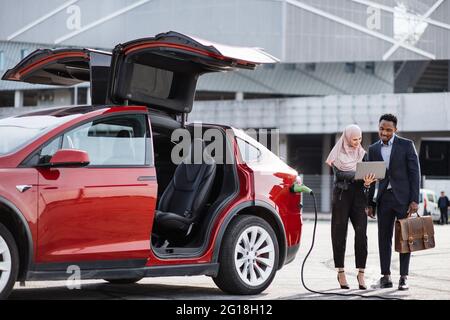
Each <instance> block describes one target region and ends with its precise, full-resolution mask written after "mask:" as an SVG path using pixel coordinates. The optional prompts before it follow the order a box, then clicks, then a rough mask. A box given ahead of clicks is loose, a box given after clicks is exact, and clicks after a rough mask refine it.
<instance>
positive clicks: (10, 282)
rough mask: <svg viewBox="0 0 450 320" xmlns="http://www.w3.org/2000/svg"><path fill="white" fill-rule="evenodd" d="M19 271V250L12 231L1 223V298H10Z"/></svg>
mask: <svg viewBox="0 0 450 320" xmlns="http://www.w3.org/2000/svg"><path fill="white" fill-rule="evenodd" d="M18 273H19V251H18V250H17V245H16V241H15V240H14V237H13V236H12V234H11V232H9V230H8V229H7V228H6V227H5V226H4V225H3V224H1V223H0V300H4V299H6V298H8V296H9V295H10V293H11V291H12V289H13V287H14V284H15V283H16V281H17V275H18Z"/></svg>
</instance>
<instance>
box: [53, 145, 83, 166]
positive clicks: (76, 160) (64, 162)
mask: <svg viewBox="0 0 450 320" xmlns="http://www.w3.org/2000/svg"><path fill="white" fill-rule="evenodd" d="M89 162H90V161H89V155H88V153H87V152H86V151H83V150H76V149H61V150H58V151H56V153H55V154H54V155H53V157H51V159H50V161H49V163H48V164H47V166H48V167H53V168H55V167H85V166H87V165H88V164H89Z"/></svg>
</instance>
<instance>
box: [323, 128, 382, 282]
mask: <svg viewBox="0 0 450 320" xmlns="http://www.w3.org/2000/svg"><path fill="white" fill-rule="evenodd" d="M361 140H362V132H361V129H360V128H359V127H358V126H357V125H354V124H352V125H349V126H347V127H346V128H345V129H344V132H343V133H342V136H341V137H340V139H339V140H338V141H337V143H336V145H335V146H334V147H333V149H332V150H331V152H330V154H329V156H328V158H327V160H326V163H327V164H328V165H329V166H330V167H332V168H333V172H334V189H333V205H332V216H331V241H332V244H333V258H334V265H335V267H336V268H337V269H338V275H337V279H338V281H339V285H340V287H341V288H342V289H349V286H348V283H347V279H346V277H345V271H344V257H345V246H346V240H347V226H348V220H349V219H350V221H351V223H352V225H353V229H354V230H355V258H356V268H357V269H359V272H358V275H357V277H356V278H357V280H358V284H359V289H362V290H365V289H367V287H366V285H365V282H364V269H365V267H366V260H367V235H366V231H367V214H366V212H365V209H366V205H367V194H368V190H369V188H370V184H371V183H373V182H375V181H376V180H375V179H374V175H367V176H366V177H365V178H364V181H361V180H359V181H358V180H355V179H354V178H355V172H356V164H357V163H358V162H361V161H364V160H365V154H366V151H365V150H364V148H363V147H362V146H361Z"/></svg>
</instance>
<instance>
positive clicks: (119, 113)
mask: <svg viewBox="0 0 450 320" xmlns="http://www.w3.org/2000/svg"><path fill="white" fill-rule="evenodd" d="M274 62H276V59H275V58H273V57H271V56H270V55H268V54H266V53H265V52H263V51H262V50H260V49H256V48H238V47H228V46H224V45H219V44H213V43H209V42H206V41H204V40H200V39H194V38H192V37H188V36H185V35H182V34H179V33H176V32H167V33H163V34H159V35H157V36H155V37H153V38H146V39H139V40H135V41H131V42H128V43H124V44H120V45H117V46H116V47H115V49H114V50H113V52H112V53H108V52H102V51H96V50H87V49H84V50H81V49H55V50H48V49H40V50H37V51H35V52H33V53H32V54H30V55H29V56H28V57H26V58H25V59H23V60H22V61H21V62H20V63H19V64H18V65H17V66H16V67H14V68H12V69H10V70H8V71H7V72H6V73H5V75H4V76H3V80H13V81H23V82H28V83H39V84H53V85H65V86H67V85H75V84H78V83H81V82H85V81H90V83H91V89H90V90H91V99H92V105H90V106H75V107H73V106H72V107H59V108H52V109H45V110H38V111H35V112H31V113H27V114H24V115H20V116H16V117H11V118H6V119H1V120H0V298H6V297H8V295H9V294H10V292H11V290H12V288H13V286H14V284H15V282H16V281H26V280H62V279H68V278H69V277H70V276H71V274H70V270H74V269H73V268H74V266H75V268H79V269H78V270H79V271H80V274H81V278H82V279H105V280H107V281H109V282H112V283H133V282H136V281H139V280H140V279H142V278H143V277H155V276H186V275H207V276H210V277H212V278H213V279H214V281H215V283H216V284H217V285H218V286H219V287H220V288H221V289H222V290H224V291H225V292H228V293H232V294H257V293H260V292H261V291H263V290H265V289H266V288H267V287H268V286H269V284H270V283H271V282H272V280H273V278H274V276H275V273H276V271H277V270H278V269H280V268H281V267H282V266H283V265H285V264H287V263H289V262H291V261H292V260H293V259H294V257H295V255H296V253H297V250H298V248H299V242H300V235H301V227H302V222H301V212H300V208H299V203H300V195H299V194H295V193H291V192H290V187H291V185H292V184H293V183H294V182H295V181H296V179H297V172H296V171H295V170H293V169H292V168H290V167H289V166H287V165H286V164H285V163H284V162H283V161H281V160H280V159H279V158H278V157H277V156H275V155H274V154H273V153H272V152H270V151H269V150H268V149H266V148H265V147H264V146H262V145H261V144H260V143H258V142H257V141H256V140H254V139H252V138H251V137H249V136H248V135H246V134H245V133H244V132H243V131H241V130H237V129H234V128H231V127H227V126H223V125H217V124H208V125H206V124H203V125H200V124H196V123H193V124H192V123H191V124H189V123H188V122H187V114H188V113H189V112H190V111H191V109H192V104H193V100H194V93H195V88H196V82H197V79H198V77H199V76H200V75H201V74H203V73H207V72H216V71H227V70H232V69H236V68H247V69H254V68H255V67H256V66H257V65H258V64H261V63H274ZM177 130H182V132H187V133H189V134H191V135H190V137H192V138H189V140H188V141H184V144H185V145H187V149H188V152H187V153H186V154H187V156H185V157H184V158H183V160H182V161H180V162H179V163H175V162H174V161H173V156H174V150H176V147H177V146H178V144H176V143H177V141H174V132H177ZM211 132H213V133H211ZM196 133H197V135H196ZM198 133H200V134H198ZM188 136H189V135H188ZM212 136H214V139H213V138H211V137H212ZM178 142H179V141H178ZM186 142H187V143H186ZM213 144H215V146H220V147H222V148H223V150H224V152H216V151H213V148H211V146H212V145H213ZM174 147H175V148H174ZM199 150H200V151H201V152H200V154H202V155H203V157H202V160H201V161H200V162H196V161H190V160H191V159H193V157H192V156H193V155H195V154H198V152H197V151H199ZM214 150H215V149H214ZM194 151H195V152H194ZM175 153H176V152H175ZM183 153H184V151H183Z"/></svg>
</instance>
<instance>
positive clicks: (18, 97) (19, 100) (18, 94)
mask: <svg viewBox="0 0 450 320" xmlns="http://www.w3.org/2000/svg"><path fill="white" fill-rule="evenodd" d="M21 107H23V91H20V90H16V91H14V108H21Z"/></svg>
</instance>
